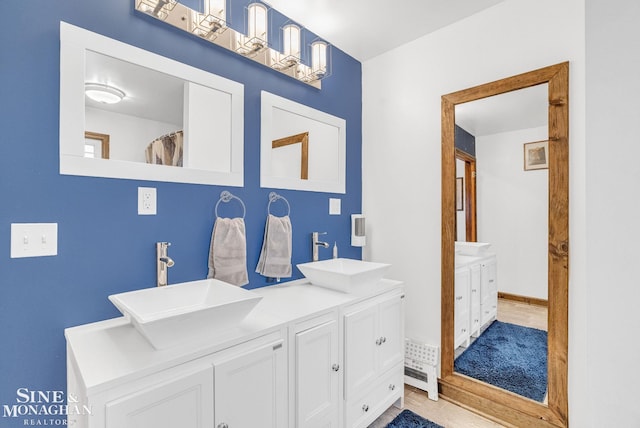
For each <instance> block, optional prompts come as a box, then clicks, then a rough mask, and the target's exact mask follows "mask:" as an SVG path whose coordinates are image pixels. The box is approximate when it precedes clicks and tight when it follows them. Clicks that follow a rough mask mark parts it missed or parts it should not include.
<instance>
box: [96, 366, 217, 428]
mask: <svg viewBox="0 0 640 428" xmlns="http://www.w3.org/2000/svg"><path fill="white" fill-rule="evenodd" d="M118 394H122V395H121V396H120V397H118V398H115V399H110V396H117V395H118ZM103 400H104V401H106V402H105V403H104V405H103V404H102V401H103ZM90 402H91V403H92V404H91V407H92V410H93V411H94V413H93V414H92V415H91V416H90V417H89V419H88V420H89V426H91V427H94V426H95V427H103V426H104V427H121V428H138V427H158V426H180V427H184V428H205V427H211V426H213V420H214V419H213V407H212V406H211V404H210V403H212V402H213V367H212V366H211V365H210V364H206V363H204V362H203V363H200V364H195V365H194V367H193V368H188V369H187V368H179V369H177V370H169V371H167V372H165V373H162V374H160V375H159V376H154V377H153V378H148V379H142V380H140V381H139V382H136V383H134V384H132V385H128V386H127V387H126V388H122V389H121V390H120V391H118V390H116V391H110V392H109V393H107V394H105V396H104V399H103V398H102V397H99V396H98V397H95V399H93V398H92V399H91V400H90ZM103 411H104V414H103Z"/></svg>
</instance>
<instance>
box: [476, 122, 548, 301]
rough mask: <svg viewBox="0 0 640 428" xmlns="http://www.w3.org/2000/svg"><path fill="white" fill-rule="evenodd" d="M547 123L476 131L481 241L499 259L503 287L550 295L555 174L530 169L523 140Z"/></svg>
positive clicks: (538, 134)
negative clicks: (551, 189)
mask: <svg viewBox="0 0 640 428" xmlns="http://www.w3.org/2000/svg"><path fill="white" fill-rule="evenodd" d="M547 135H548V131H547V128H546V127H542V128H534V129H522V130H519V131H513V132H503V133H500V134H493V135H485V136H480V137H476V200H477V204H478V206H477V221H478V241H480V242H490V243H491V252H493V253H496V256H497V259H498V291H502V292H505V293H510V294H516V295H518V296H526V297H536V298H538V299H544V300H546V299H547V291H548V287H547V274H548V256H547V253H548V250H547V248H548V244H547V242H548V241H547V240H548V236H549V233H548V231H549V222H548V212H549V198H548V194H549V191H548V188H549V180H548V177H549V174H548V170H546V169H538V170H531V171H525V170H524V167H523V144H524V143H528V142H532V141H540V140H546V139H547Z"/></svg>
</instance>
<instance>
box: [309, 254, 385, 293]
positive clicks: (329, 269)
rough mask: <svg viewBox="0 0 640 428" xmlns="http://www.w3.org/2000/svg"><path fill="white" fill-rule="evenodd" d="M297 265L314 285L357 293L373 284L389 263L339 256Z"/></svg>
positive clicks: (377, 280) (378, 279)
mask: <svg viewBox="0 0 640 428" xmlns="http://www.w3.org/2000/svg"><path fill="white" fill-rule="evenodd" d="M297 266H298V269H300V272H302V274H303V275H304V276H305V277H306V278H307V279H308V280H309V281H310V282H311V283H312V284H314V285H319V286H321V287H326V288H331V289H333V290H338V291H342V292H344V293H357V292H358V291H359V289H362V288H367V287H373V286H375V285H376V284H377V283H378V282H379V281H380V279H382V276H383V275H384V273H385V271H386V270H387V269H388V268H389V266H391V265H389V264H385V263H373V262H364V261H362V260H354V259H344V258H339V259H329V260H322V261H319V262H310V263H302V264H299V265H297Z"/></svg>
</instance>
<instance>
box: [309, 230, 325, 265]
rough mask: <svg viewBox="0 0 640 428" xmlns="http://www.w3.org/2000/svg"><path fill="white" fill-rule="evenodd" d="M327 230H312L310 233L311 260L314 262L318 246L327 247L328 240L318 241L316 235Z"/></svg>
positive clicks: (316, 258) (316, 257) (322, 233)
mask: <svg viewBox="0 0 640 428" xmlns="http://www.w3.org/2000/svg"><path fill="white" fill-rule="evenodd" d="M326 234H327V232H313V233H312V234H311V254H312V258H311V260H312V261H314V262H317V261H318V260H319V259H318V247H324V248H329V243H328V242H322V241H318V236H320V235H326Z"/></svg>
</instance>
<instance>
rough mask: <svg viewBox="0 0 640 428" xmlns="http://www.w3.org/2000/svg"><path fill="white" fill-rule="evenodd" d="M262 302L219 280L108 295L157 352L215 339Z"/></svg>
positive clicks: (252, 293)
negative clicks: (210, 338)
mask: <svg viewBox="0 0 640 428" xmlns="http://www.w3.org/2000/svg"><path fill="white" fill-rule="evenodd" d="M261 299H262V296H260V295H259V294H256V293H254V292H252V291H249V290H245V289H244V288H241V287H237V286H235V285H231V284H228V283H226V282H223V281H220V280H217V279H205V280H200V281H191V282H183V283H180V284H174V285H167V286H164V287H154V288H145V289H142V290H135V291H129V292H126V293H120V294H113V295H111V296H109V300H111V302H112V303H113V304H114V305H115V306H116V307H117V308H118V310H119V311H120V312H122V314H123V315H125V316H126V317H127V318H129V319H130V321H131V324H132V325H133V326H134V327H135V328H136V329H137V330H138V331H139V332H140V334H142V335H143V336H144V337H145V338H146V339H147V340H148V341H149V342H150V343H151V345H153V347H154V348H156V349H164V348H169V347H171V346H175V345H178V344H184V343H186V342H193V341H197V340H202V339H206V338H208V337H212V336H215V335H216V334H219V333H220V332H221V331H223V330H224V329H228V328H229V327H231V326H233V325H236V324H238V323H239V322H240V321H242V320H243V319H244V318H245V317H246V316H247V315H248V314H249V313H250V312H251V310H252V309H253V308H254V307H255V305H256V304H258V302H259V301H260V300H261Z"/></svg>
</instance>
